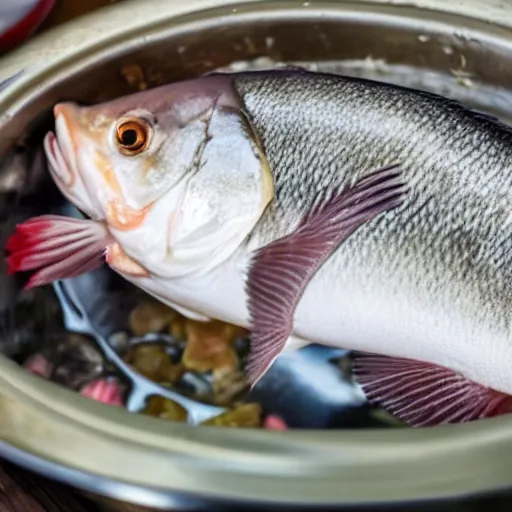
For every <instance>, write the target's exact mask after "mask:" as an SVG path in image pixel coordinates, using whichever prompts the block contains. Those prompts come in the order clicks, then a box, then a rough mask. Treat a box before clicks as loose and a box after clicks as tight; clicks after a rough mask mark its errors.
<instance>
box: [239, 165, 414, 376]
mask: <svg viewBox="0 0 512 512" xmlns="http://www.w3.org/2000/svg"><path fill="white" fill-rule="evenodd" d="M399 177H400V171H399V170H398V166H397V165H393V166H389V167H386V168H383V169H379V170H378V171H376V172H373V173H371V174H370V175H367V176H365V177H363V178H362V179H361V180H359V182H357V183H356V185H354V186H353V187H352V188H349V189H345V190H343V191H342V192H341V193H339V194H336V195H334V196H333V197H331V198H329V199H327V200H326V201H324V202H323V204H322V205H320V206H318V207H316V208H315V209H313V210H312V211H311V212H309V213H308V214H307V215H306V216H305V217H304V218H303V219H302V221H301V223H300V224H299V226H298V228H297V229H296V230H295V231H294V232H293V233H291V234H290V235H288V236H285V237H283V238H281V239H279V240H276V241H275V242H272V243H271V244H269V245H267V246H266V247H263V248H262V249H259V250H258V251H257V252H256V253H255V256H254V258H253V260H252V264H251V267H250V270H249V274H248V279H247V293H248V297H249V298H248V307H249V313H250V317H251V331H252V336H251V354H250V356H249V361H248V365H247V374H248V378H249V380H250V382H252V383H253V384H254V383H255V382H256V381H257V380H258V379H259V378H261V377H262V375H263V374H264V373H265V372H266V371H267V369H268V368H269V367H270V365H271V364H272V363H273V361H274V360H275V359H276V358H277V356H278V355H279V354H280V353H281V352H282V350H283V348H284V346H285V344H286V340H287V339H288V337H289V336H290V334H291V331H292V322H293V314H294V311H295V308H296V307H297V304H298V302H299V300H300V298H301V296H302V294H303V292H304V290H305V288H306V286H307V284H308V283H309V281H310V280H311V278H312V277H313V276H314V275H315V273H316V272H317V270H318V269H319V268H320V267H321V266H322V264H323V263H324V262H325V261H326V260H327V259H328V258H329V256H330V255H331V254H332V253H333V252H334V251H335V250H336V248H337V247H338V246H339V245H340V244H341V243H342V242H343V241H344V240H346V239H347V238H348V237H349V236H350V235H351V234H352V233H353V232H354V231H356V229H357V228H358V227H360V226H362V225H363V224H364V223H366V222H368V221H370V220H371V219H373V218H374V217H376V216H377V215H378V214H380V213H382V212H384V211H386V210H390V209H392V208H394V207H396V206H398V205H400V204H401V203H402V200H403V197H404V194H405V187H404V185H403V183H401V182H400V180H399Z"/></svg>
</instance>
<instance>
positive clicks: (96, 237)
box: [6, 215, 110, 289]
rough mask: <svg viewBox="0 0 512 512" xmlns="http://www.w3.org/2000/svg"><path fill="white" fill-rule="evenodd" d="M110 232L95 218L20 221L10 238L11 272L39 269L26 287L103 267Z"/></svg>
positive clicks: (56, 217) (51, 217) (9, 263)
mask: <svg viewBox="0 0 512 512" xmlns="http://www.w3.org/2000/svg"><path fill="white" fill-rule="evenodd" d="M109 240H110V235H109V233H108V231H107V229H106V227H105V226H104V225H103V224H102V223H100V222H96V221H93V220H85V219H84V220H81V219H73V218H70V217H61V216H58V215H43V216H41V217H35V218H33V219H29V220H28V221H26V222H24V223H22V224H19V225H18V226H17V227H16V231H15V232H14V234H12V235H11V236H10V238H9V239H8V240H7V244H6V250H7V251H8V252H9V253H11V254H10V256H9V257H8V258H7V260H6V261H7V265H8V268H9V273H11V274H13V273H15V272H23V271H28V270H36V269H39V270H38V271H37V272H36V273H35V274H34V275H33V276H32V277H31V279H30V280H29V282H28V284H27V285H26V287H25V289H29V288H33V287H35V286H42V285H44V284H48V283H51V282H52V281H55V280H57V279H64V278H67V277H75V276H78V275H80V274H84V273H85V272H88V271H90V270H94V269H96V268H99V267H101V265H102V263H103V260H102V256H103V255H104V252H105V247H106V245H107V244H108V243H109Z"/></svg>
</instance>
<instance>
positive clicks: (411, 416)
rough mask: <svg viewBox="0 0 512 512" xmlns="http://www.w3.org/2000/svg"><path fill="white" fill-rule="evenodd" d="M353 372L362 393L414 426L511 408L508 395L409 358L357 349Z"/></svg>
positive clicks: (485, 415)
mask: <svg viewBox="0 0 512 512" xmlns="http://www.w3.org/2000/svg"><path fill="white" fill-rule="evenodd" d="M354 375H355V376H356V379H357V381H358V382H359V384H361V386H362V388H363V391H364V392H365V394H366V397H367V398H368V400H370V401H371V402H375V403H378V404H379V405H381V406H382V407H384V409H386V410H387V411H389V412H390V413H392V414H394V415H395V416H396V417H397V418H398V419H400V420H402V421H404V422H406V423H408V424H409V425H411V426H413V427H432V426H436V425H442V424H447V423H461V422H466V421H471V420H476V419H482V418H490V417H492V416H499V415H500V414H506V413H508V412H512V397H511V396H509V395H506V394H504V393H501V392H499V391H494V390H493V389H489V388H487V387H485V386H482V385H481V384H478V383H476V382H473V381H471V380H469V379H467V378H466V377H464V376H463V375H460V374H458V373H455V372H454V371H453V370H450V369H448V368H444V367H442V366H436V365H434V364H430V363H424V362H421V361H415V360H411V359H400V358H394V357H387V356H380V355H366V354H359V355H357V356H356V357H355V359H354Z"/></svg>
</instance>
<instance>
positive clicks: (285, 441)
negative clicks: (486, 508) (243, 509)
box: [0, 0, 512, 510]
mask: <svg viewBox="0 0 512 512" xmlns="http://www.w3.org/2000/svg"><path fill="white" fill-rule="evenodd" d="M260 56H270V57H272V58H273V59H275V60H278V61H287V62H291V61H300V62H310V63H311V62H314V63H317V64H318V65H319V66H320V67H322V66H323V67H329V66H331V67H333V68H335V69H337V70H339V71H343V72H345V73H348V74H350V73H354V74H360V75H365V76H370V77H376V78H379V79H381V80H389V81H395V82H398V83H406V84H408V85H413V86H415V87H419V88H424V89H431V90H435V91H436V92H441V93H444V94H446V95H450V96H452V97H457V98H459V99H462V100H463V101H466V102H468V103H471V104H473V105H475V106H477V107H479V108H482V109H485V110H489V111H493V112H494V113H497V114H498V115H500V116H501V117H503V118H505V119H507V118H508V116H510V117H512V100H511V96H510V95H509V94H508V93H507V92H506V87H507V86H508V85H509V81H510V72H509V70H510V69H511V65H512V2H510V1H500V2H498V1H495V2H490V1H489V0H465V1H463V0H460V1H458V2H446V1H445V0H417V1H414V2H413V1H408V0H403V1H397V0H391V1H386V0H382V1H377V0H376V1H374V2H367V1H362V0H360V1H357V2H355V1H353V2H349V1H322V2H316V1H307V2H306V1H294V0H290V1H276V0H272V1H259V0H253V1H247V2H245V3H243V4H242V3H239V2H237V1H235V0H186V1H182V0H173V1H169V0H152V1H151V2H149V1H147V0H133V1H129V2H124V3H122V4H119V5H116V6H112V7H110V8H108V9H105V10H101V11H99V12H97V13H96V14H93V15H89V16H87V17H84V18H80V19H78V20H76V21H74V22H72V23H68V24H67V25H65V26H62V27H61V28H58V29H56V30H54V31H51V32H48V33H46V34H45V35H43V36H40V37H39V38H37V39H35V40H33V41H32V42H31V43H29V44H27V45H26V46H24V47H22V48H20V49H19V50H17V51H16V52H13V53H11V54H9V55H8V56H6V57H4V58H3V60H1V61H0V81H2V80H6V79H8V78H10V77H12V76H14V75H16V78H15V79H14V80H12V81H10V83H8V84H5V86H4V87H3V88H1V89H0V133H1V137H0V155H4V156H6V155H7V154H8V151H9V150H10V149H11V148H12V146H13V145H14V144H15V143H16V142H17V141H18V140H19V139H20V138H21V137H22V136H23V135H24V134H25V133H27V131H29V130H30V129H31V128H32V123H33V121H34V120H35V119H37V118H38V116H39V114H40V113H41V112H45V111H47V110H48V109H50V108H51V107H52V105H53V104H54V103H55V102H56V101H58V100H61V99H63V98H65V99H72V100H78V101H83V102H88V103H91V102H97V101H102V100H105V99H107V98H111V97H114V96H118V95H121V94H124V93H128V92H132V91H133V86H131V85H130V84H129V83H127V81H126V80H125V79H124V78H123V77H122V75H121V73H120V69H121V68H122V67H123V66H125V65H128V64H138V65H140V66H141V68H142V69H143V71H144V80H145V81H146V82H147V84H146V85H148V86H152V85H155V84H156V83H161V82H167V81H171V80H178V79H183V78H186V77H191V76H195V75H198V74H200V73H204V72H206V71H209V70H211V69H214V68H218V67H221V66H226V65H228V64H230V63H232V62H233V61H243V60H247V59H252V58H256V57H260ZM0 177H1V176H0ZM2 293H3V292H2ZM0 440H1V441H0V454H1V455H2V456H3V457H6V458H8V459H11V460H12V461H14V462H16V463H18V464H21V465H23V466H26V467H28V468H30V469H32V470H34V471H36V472H41V473H45V474H47V475H48V476H51V477H52V478H55V479H58V480H61V481H64V482H67V483H70V484H72V485H73V486H75V487H77V488H80V489H82V490H85V491H88V492H92V493H94V494H97V495H104V496H110V497H114V498H118V499H121V500H125V501H128V502H132V503H138V504H141V505H147V506H153V507H157V508H165V507H176V508H178V507H179V508H180V509H185V508H188V507H190V508H193V507H198V506H206V505H210V506H214V505H218V506H219V507H220V508H221V509H222V510H226V508H227V507H228V506H229V505H233V506H241V505H245V506H254V507H256V506H261V507H265V506H267V507H268V505H270V504H272V505H274V506H277V505H281V506H289V507H292V508H293V509H297V508H299V507H306V506H309V507H314V508H315V509H320V508H322V507H328V506H335V505H351V504H357V505H361V504H376V503H379V504H397V503H402V504H404V503H405V504H407V503H411V502H412V501H414V502H421V501H425V500H433V499H448V498H454V497H458V496H470V495H476V494H481V493H488V492H492V491H497V490H503V489H509V488H512V417H501V418H496V419H492V420H486V421H480V422H474V423H470V424H465V425H457V426H449V427H439V428H434V429H389V430H382V429H379V430H377V429H362V430H344V431H335V430H329V431H312V430H296V431H290V432H285V433H276V432H267V431H255V430H245V429H244V430H233V429H218V428H203V427H202V428H194V427H190V426H186V425H182V424H174V423H168V422H164V421H161V420H157V419H153V418H149V417H145V416H140V415H136V414H130V413H128V412H126V411H123V410H118V409H116V408H109V407H106V406H103V405H101V404H98V403H95V402H93V401H91V400H88V399H86V398H82V397H80V396H77V395H75V394H73V393H72V392H70V391H67V390H64V389H62V388H59V387H58V386H56V385H54V384H51V383H48V382H44V381H41V380H40V379H38V378H37V377H35V376H32V375H30V374H28V373H26V372H24V371H23V370H22V369H20V367H19V366H18V365H17V364H15V363H14V362H12V361H10V360H9V359H7V358H6V357H0Z"/></svg>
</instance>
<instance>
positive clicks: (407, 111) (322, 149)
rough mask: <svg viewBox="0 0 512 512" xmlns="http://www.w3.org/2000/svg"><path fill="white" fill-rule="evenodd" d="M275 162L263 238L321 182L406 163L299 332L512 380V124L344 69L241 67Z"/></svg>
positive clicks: (277, 233) (245, 96) (304, 306)
mask: <svg viewBox="0 0 512 512" xmlns="http://www.w3.org/2000/svg"><path fill="white" fill-rule="evenodd" d="M234 84H235V87H236V90H237V91H238V93H239V94H240V96H241V98H242V102H243V105H244V110H245V112H246V114H247V116H248V118H249V119H250V121H251V123H252V124H253V128H254V129H255V131H256V132H257V133H258V134H259V136H260V138H261V141H262V145H263V148H264V151H265V154H266V156H267V159H268V162H269V165H270V168H271V170H272V172H273V175H274V182H275V199H274V201H273V202H272V203H271V205H270V206H269V207H268V209H267V211H266V212H265V214H264V215H263V217H262V219H261V220H260V222H259V223H258V225H257V226H256V229H255V230H254V231H253V232H252V234H251V239H250V241H249V246H250V247H251V249H254V248H256V247H261V246H264V245H266V244H268V243H270V242H272V241H273V240H275V239H277V238H280V237H282V236H284V235H286V234H289V233H291V232H293V230H294V227H295V226H296V225H297V222H298V221H299V219H300V218H301V216H302V215H303V214H304V212H306V211H308V209H310V208H311V206H312V205H313V204H315V201H316V200H317V198H318V197H320V196H321V193H322V192H326V191H328V193H334V192H335V191H337V190H339V188H340V187H341V186H342V185H344V184H346V183H350V182H353V180H354V179H355V178H357V177H358V176H360V175H361V174H362V173H365V172H368V171H371V170H372V169H375V168H378V167H381V166H384V165H389V164H392V163H400V164H401V167H402V168H403V170H404V178H405V181H406V182H407V184H408V186H409V187H410V192H409V194H408V196H407V198H406V200H405V203H404V204H403V206H401V207H399V208H397V209H395V210H392V211H389V212H387V213H384V214H383V215H381V216H379V217H378V218H376V219H374V220H372V221H371V222H369V223H368V224H366V225H364V226H362V227H361V228H360V229H359V230H358V231H357V232H356V233H355V234H354V235H352V236H351V237H350V238H349V239H348V240H347V241H346V242H344V243H343V244H342V245H341V246H340V247H339V248H338V249H337V250H336V252H335V254H334V255H333V256H332V257H331V258H330V259H329V260H328V261H327V262H326V263H325V264H324V266H323V267H322V268H321V269H320V270H319V271H318V273H317V274H316V276H315V277H314V278H313V280H312V281H311V283H310V284H309V286H308V288H307V290H306V292H305V293H304V295H303V297H302V299H301V301H300V303H299V305H298V307H297V310H296V312H295V317H294V333H295V334H296V335H297V336H299V337H300V338H304V339H309V340H312V341H317V342H321V343H326V344H331V345H332V344H338V345H341V346H343V347H345V348H349V349H355V350H361V351H368V352H374V353H379V354H386V355H390V356H400V357H410V358H412V359H417V360H421V361H428V362H432V363H436V364H439V365H442V366H446V367H448V368H451V369H452V370H455V371H458V372H461V373H462V374H463V375H465V376H467V377H469V378H472V379H474V380H476V381H478V382H480V383H482V384H485V385H488V386H490V387H492V388H494V389H497V390H501V391H504V392H508V393H511V392H512V371H510V369H509V362H510V361H512V323H511V322H512V312H511V305H512V287H511V284H512V282H511V277H512V250H511V249H512V223H511V220H512V215H511V214H512V129H510V128H509V127H508V126H505V125H504V124H502V123H500V122H499V121H497V120H495V119H493V118H490V117H487V116H484V115H482V114H480V113H477V112H474V111H472V110H469V109H467V108H465V107H463V106H461V105H460V104H458V103H456V102H453V101H450V100H447V99H444V98H441V97H438V96H434V95H431V94H427V93H421V92H417V91H410V90H406V89H401V88H397V87H394V86H388V85H386V84H381V83H376V82H369V81H363V80H358V79H351V78H342V77H337V76H328V75H317V74H311V73H297V72H290V73H288V74H286V76H283V74H282V73H280V74H275V73H273V72H271V73H254V74H245V75H241V76H237V77H236V78H235V79H234Z"/></svg>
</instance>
